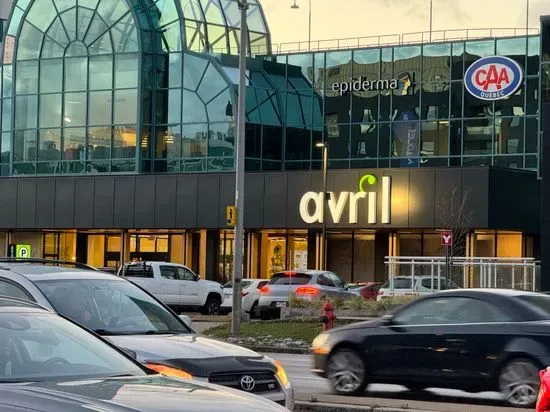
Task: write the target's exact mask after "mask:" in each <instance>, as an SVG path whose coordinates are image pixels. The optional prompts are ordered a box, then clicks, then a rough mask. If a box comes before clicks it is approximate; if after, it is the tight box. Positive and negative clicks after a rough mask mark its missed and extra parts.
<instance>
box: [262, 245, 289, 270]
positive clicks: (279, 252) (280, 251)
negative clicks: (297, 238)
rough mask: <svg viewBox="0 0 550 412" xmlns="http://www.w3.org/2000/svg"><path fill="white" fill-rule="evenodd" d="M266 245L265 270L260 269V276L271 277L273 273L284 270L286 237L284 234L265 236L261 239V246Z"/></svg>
mask: <svg viewBox="0 0 550 412" xmlns="http://www.w3.org/2000/svg"><path fill="white" fill-rule="evenodd" d="M264 245H265V246H266V247H267V254H266V258H267V259H266V271H265V272H264V271H262V276H267V277H271V276H272V275H273V274H274V273H277V272H280V271H283V270H286V238H285V237H284V236H277V235H272V236H267V237H266V239H265V240H263V241H262V250H263V246H264Z"/></svg>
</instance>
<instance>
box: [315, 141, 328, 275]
mask: <svg viewBox="0 0 550 412" xmlns="http://www.w3.org/2000/svg"><path fill="white" fill-rule="evenodd" d="M315 147H319V148H322V149H323V215H322V218H323V226H322V229H321V269H322V270H325V269H326V266H327V219H326V216H327V213H326V210H327V206H328V198H327V195H328V193H327V172H328V143H327V142H319V143H316V144H315Z"/></svg>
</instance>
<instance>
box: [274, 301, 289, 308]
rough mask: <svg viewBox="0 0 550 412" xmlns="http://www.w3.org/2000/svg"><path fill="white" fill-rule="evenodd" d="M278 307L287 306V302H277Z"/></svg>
mask: <svg viewBox="0 0 550 412" xmlns="http://www.w3.org/2000/svg"><path fill="white" fill-rule="evenodd" d="M275 306H276V307H277V308H286V302H277V303H275Z"/></svg>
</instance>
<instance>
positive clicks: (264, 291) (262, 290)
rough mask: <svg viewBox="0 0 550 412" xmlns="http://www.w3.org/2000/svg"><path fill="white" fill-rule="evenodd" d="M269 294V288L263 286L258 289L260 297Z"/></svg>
mask: <svg viewBox="0 0 550 412" xmlns="http://www.w3.org/2000/svg"><path fill="white" fill-rule="evenodd" d="M268 293H269V288H268V287H267V286H264V287H263V288H261V289H260V295H267V294H268Z"/></svg>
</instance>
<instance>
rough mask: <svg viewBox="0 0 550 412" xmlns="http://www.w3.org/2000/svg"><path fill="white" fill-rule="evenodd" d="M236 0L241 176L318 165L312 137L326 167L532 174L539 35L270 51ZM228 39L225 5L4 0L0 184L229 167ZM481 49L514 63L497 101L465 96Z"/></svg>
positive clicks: (233, 87) (265, 33)
mask: <svg viewBox="0 0 550 412" xmlns="http://www.w3.org/2000/svg"><path fill="white" fill-rule="evenodd" d="M250 3H251V4H250V9H249V10H248V15H249V22H248V33H249V36H248V37H249V46H250V48H251V50H252V51H251V56H252V55H254V56H256V57H255V58H252V57H251V58H250V59H249V63H248V71H247V97H246V120H247V126H246V131H247V133H246V169H247V170H248V171H260V170H262V171H268V170H310V169H320V168H321V151H320V150H319V149H317V148H315V142H318V141H326V142H328V145H329V160H330V162H329V167H330V168H333V169H347V168H371V167H432V166H460V165H465V166H466V165H487V166H489V165H491V166H498V167H507V168H519V169H533V170H536V169H537V168H538V164H539V144H538V134H539V100H540V98H539V94H540V91H539V83H540V77H541V76H540V73H539V72H540V68H541V64H540V60H541V59H540V38H539V36H532V37H513V38H497V39H485V40H475V41H474V40H472V41H457V42H454V43H443V42H441V43H431V44H423V45H421V44H419V45H406V46H404V45H399V46H388V47H382V48H369V49H356V50H338V51H327V52H316V53H308V54H295V55H280V56H273V55H271V54H270V52H271V50H270V41H271V39H270V35H269V29H268V27H267V23H266V21H265V17H264V15H263V11H262V9H261V6H260V4H259V3H258V2H257V1H256V0H254V1H250ZM239 32H240V18H239V9H238V3H237V0H156V1H154V0H123V1H116V2H115V1H112V0H34V1H29V0H18V1H16V2H15V4H14V6H13V9H12V13H11V16H10V20H9V21H8V24H7V30H6V32H5V42H4V43H5V47H4V55H3V56H2V59H1V61H2V66H1V67H0V70H1V76H0V78H1V79H2V81H1V84H0V89H1V90H2V93H1V99H0V111H1V116H0V119H1V123H0V130H1V139H0V152H1V156H0V175H27V174H41V175H51V174H81V173H151V172H154V173H165V172H170V173H196V172H220V171H232V170H234V145H235V137H236V136H235V135H236V128H235V115H236V110H237V104H236V101H237V100H236V95H237V82H238V61H237V58H236V56H235V54H237V51H238V46H239V45H238V40H239ZM259 55H263V56H265V57H259ZM491 55H501V56H507V57H510V58H512V59H514V60H516V61H517V62H518V63H519V64H520V65H521V67H522V68H523V70H524V78H525V79H524V84H523V85H522V87H520V89H519V90H518V91H517V92H516V94H515V95H514V96H512V97H510V98H508V99H505V100H499V101H495V102H488V101H483V100H479V99H477V98H475V97H473V96H472V95H471V94H470V93H469V92H468V91H466V89H465V87H464V81H463V76H464V73H465V70H467V69H468V67H469V66H470V65H471V64H472V63H473V62H474V61H476V60H477V59H479V58H481V57H485V56H491ZM543 60H544V59H543ZM542 67H543V76H542V78H543V82H545V81H546V80H547V78H548V75H544V73H545V71H544V70H546V69H544V67H546V66H544V65H543V66H542ZM543 86H544V83H543Z"/></svg>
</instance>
